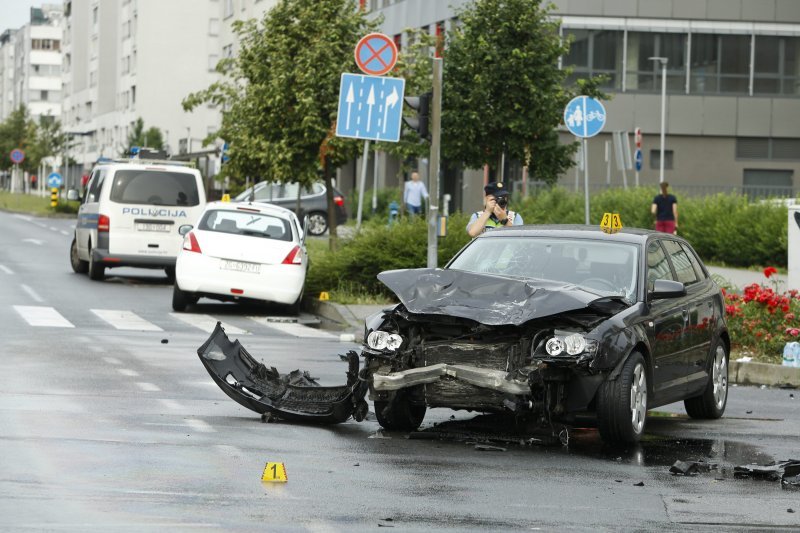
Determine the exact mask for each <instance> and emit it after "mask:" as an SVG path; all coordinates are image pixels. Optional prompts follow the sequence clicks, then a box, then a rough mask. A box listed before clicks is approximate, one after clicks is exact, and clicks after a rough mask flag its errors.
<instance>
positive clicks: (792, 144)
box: [736, 137, 800, 161]
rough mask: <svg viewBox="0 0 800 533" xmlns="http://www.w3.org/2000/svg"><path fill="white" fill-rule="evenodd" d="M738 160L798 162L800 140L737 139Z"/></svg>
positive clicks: (799, 157)
mask: <svg viewBox="0 0 800 533" xmlns="http://www.w3.org/2000/svg"><path fill="white" fill-rule="evenodd" d="M736 159H763V160H782V161H798V160H800V139H771V138H765V137H739V138H737V139H736Z"/></svg>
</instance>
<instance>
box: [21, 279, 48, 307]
mask: <svg viewBox="0 0 800 533" xmlns="http://www.w3.org/2000/svg"><path fill="white" fill-rule="evenodd" d="M20 288H21V289H22V290H23V291H25V292H27V293H28V296H30V297H31V298H33V299H34V300H35V301H36V302H38V303H42V302H43V301H44V300H43V299H42V297H41V296H39V295H38V294H36V291H35V290H33V289H31V288H30V287H28V286H27V285H25V284H24V283H21V284H20Z"/></svg>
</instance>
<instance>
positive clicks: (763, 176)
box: [742, 169, 794, 198]
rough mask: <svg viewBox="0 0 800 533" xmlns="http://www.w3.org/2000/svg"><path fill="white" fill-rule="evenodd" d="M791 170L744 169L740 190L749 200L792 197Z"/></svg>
mask: <svg viewBox="0 0 800 533" xmlns="http://www.w3.org/2000/svg"><path fill="white" fill-rule="evenodd" d="M793 174H794V172H793V171H792V170H773V169H745V170H744V176H743V179H742V189H743V190H744V193H745V194H746V195H747V196H749V197H750V198H764V197H768V196H794V193H793V190H792V177H793Z"/></svg>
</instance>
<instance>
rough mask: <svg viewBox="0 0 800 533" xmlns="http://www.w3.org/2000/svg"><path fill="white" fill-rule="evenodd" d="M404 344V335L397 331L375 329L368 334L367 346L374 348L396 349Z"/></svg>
mask: <svg viewBox="0 0 800 533" xmlns="http://www.w3.org/2000/svg"><path fill="white" fill-rule="evenodd" d="M401 344H403V337H401V336H400V335H397V334H396V333H386V332H385V331H373V332H372V333H370V334H369V335H368V336H367V346H369V347H370V348H372V349H373V350H389V351H392V352H393V351H395V350H397V349H398V348H400V345H401Z"/></svg>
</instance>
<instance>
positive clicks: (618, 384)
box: [597, 352, 647, 444]
mask: <svg viewBox="0 0 800 533" xmlns="http://www.w3.org/2000/svg"><path fill="white" fill-rule="evenodd" d="M646 421H647V369H646V367H645V362H644V357H642V354H640V353H638V352H633V353H632V354H631V355H630V357H628V360H627V361H625V364H624V365H623V366H622V372H621V373H620V375H619V377H617V379H616V380H614V381H606V382H604V383H603V384H602V385H600V390H599V391H598V394H597V425H598V428H599V429H600V436H601V437H602V438H603V440H604V441H605V442H606V443H608V444H632V443H635V442H639V439H640V438H641V437H642V434H643V433H644V426H645V422H646Z"/></svg>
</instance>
